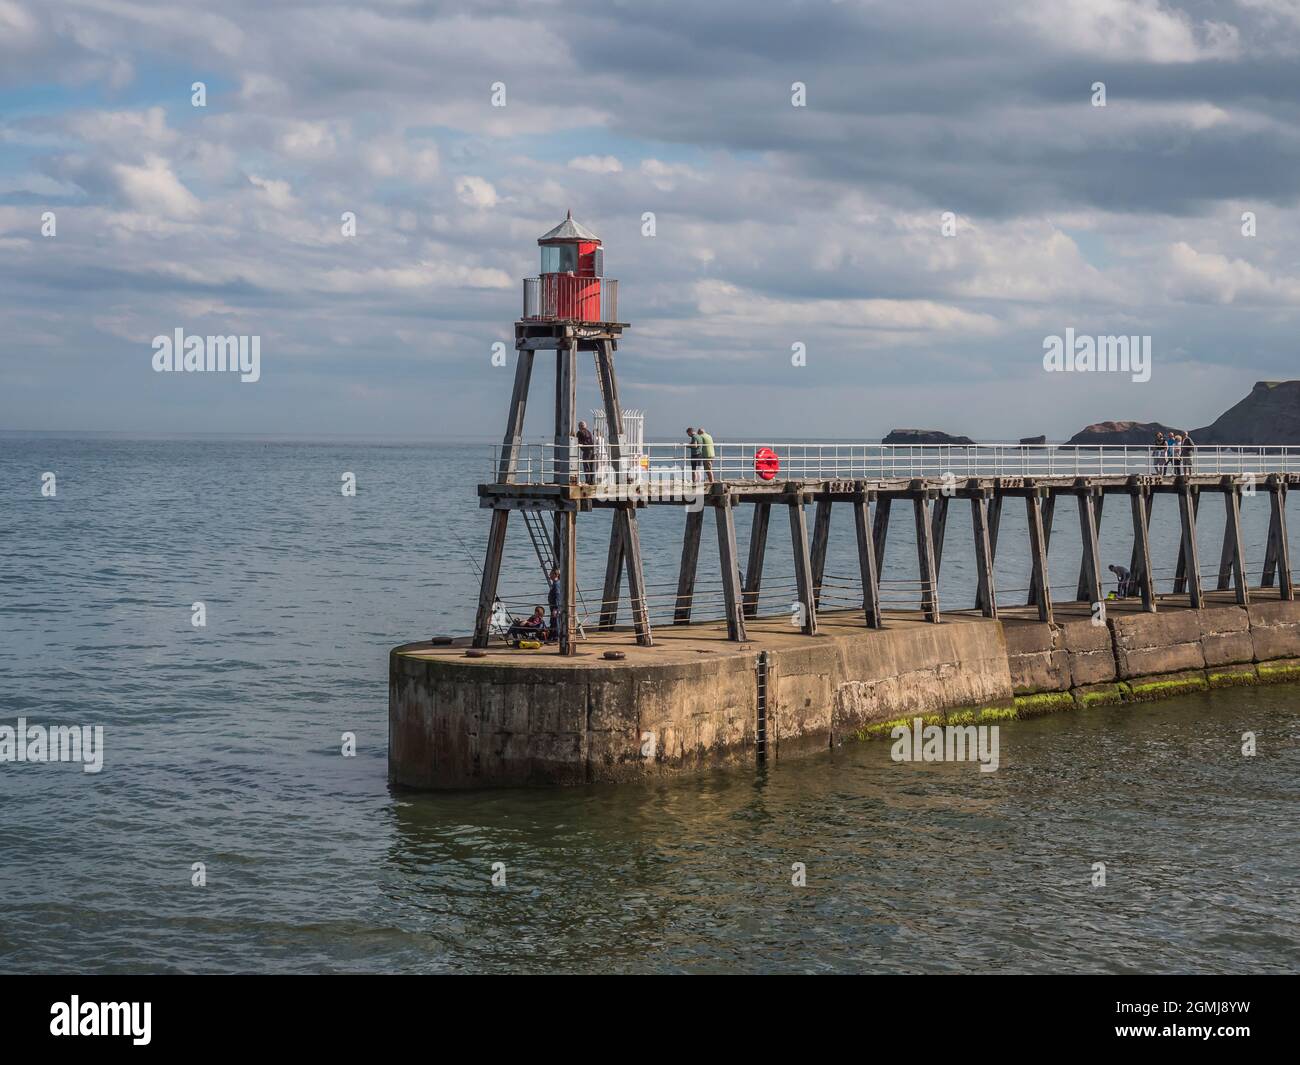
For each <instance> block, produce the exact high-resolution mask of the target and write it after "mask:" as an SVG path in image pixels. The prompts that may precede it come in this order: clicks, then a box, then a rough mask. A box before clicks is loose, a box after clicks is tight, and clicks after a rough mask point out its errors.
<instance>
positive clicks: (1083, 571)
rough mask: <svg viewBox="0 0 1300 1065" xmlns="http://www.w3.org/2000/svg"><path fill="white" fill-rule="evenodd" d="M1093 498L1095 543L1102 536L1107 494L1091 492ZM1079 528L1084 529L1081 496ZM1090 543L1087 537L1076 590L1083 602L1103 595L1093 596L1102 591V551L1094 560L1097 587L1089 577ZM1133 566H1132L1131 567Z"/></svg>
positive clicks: (1089, 601)
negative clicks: (1102, 517)
mask: <svg viewBox="0 0 1300 1065" xmlns="http://www.w3.org/2000/svg"><path fill="white" fill-rule="evenodd" d="M1089 495H1090V496H1091V499H1092V537H1091V540H1092V542H1093V543H1096V542H1097V541H1098V540H1099V538H1100V536H1101V511H1102V507H1103V506H1104V505H1105V503H1106V496H1105V495H1104V494H1101V493H1096V494H1093V493H1091V492H1090V493H1089ZM1079 528H1080V530H1082V529H1083V497H1082V496H1080V497H1079ZM1088 543H1089V540H1088V539H1087V538H1085V539H1084V541H1083V558H1082V560H1081V561H1080V563H1079V584H1078V586H1077V588H1076V591H1075V596H1074V597H1075V598H1076V599H1077V600H1079V602H1081V603H1100V602H1101V597H1100V596H1097V597H1093V593H1094V591H1096V592H1100V591H1101V574H1102V572H1103V571H1102V570H1101V552H1100V550H1098V552H1097V556H1096V558H1095V559H1093V560H1092V561H1094V562H1095V563H1096V570H1097V579H1096V588H1093V586H1092V582H1091V580H1090V578H1089V577H1088V563H1089V557H1088ZM1130 568H1131V567H1130Z"/></svg>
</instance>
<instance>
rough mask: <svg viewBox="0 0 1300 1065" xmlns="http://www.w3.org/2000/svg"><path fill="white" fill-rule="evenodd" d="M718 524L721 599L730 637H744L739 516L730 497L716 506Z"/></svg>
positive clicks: (740, 638) (728, 637)
mask: <svg viewBox="0 0 1300 1065" xmlns="http://www.w3.org/2000/svg"><path fill="white" fill-rule="evenodd" d="M713 516H714V519H715V520H716V522H717V525H718V560H719V562H720V563H721V565H722V600H723V605H724V606H725V607H726V610H727V639H729V640H737V641H739V640H744V639H745V608H744V595H743V593H742V591H741V587H740V561H739V559H738V558H737V557H736V556H737V552H736V516H735V511H734V510H733V509H732V505H731V496H730V495H727V496H724V497H723V498H722V500H721V501H720V502H719V503H718V504H717V505H716V506H715V507H714V508H713Z"/></svg>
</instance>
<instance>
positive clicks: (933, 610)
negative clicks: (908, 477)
mask: <svg viewBox="0 0 1300 1065" xmlns="http://www.w3.org/2000/svg"><path fill="white" fill-rule="evenodd" d="M933 511H934V501H933V500H932V499H931V498H930V494H929V493H928V492H922V493H921V494H920V495H918V496H917V497H916V498H915V499H913V500H912V516H913V518H914V519H915V523H916V562H917V568H918V570H919V571H920V577H921V613H922V614H924V615H925V620H926V621H931V622H934V623H936V624H938V622H939V621H940V620H941V618H940V616H939V574H938V573H937V572H936V571H935V568H934V525H933Z"/></svg>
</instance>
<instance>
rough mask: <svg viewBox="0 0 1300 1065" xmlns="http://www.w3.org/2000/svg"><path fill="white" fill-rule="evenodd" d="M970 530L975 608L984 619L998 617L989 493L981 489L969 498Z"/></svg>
mask: <svg viewBox="0 0 1300 1065" xmlns="http://www.w3.org/2000/svg"><path fill="white" fill-rule="evenodd" d="M970 514H971V528H972V529H973V530H974V533H975V581H976V588H975V608H976V609H977V610H979V611H980V612H981V613H982V614H983V615H984V616H985V617H986V618H996V617H997V616H998V596H997V590H996V588H995V587H994V584H993V545H992V543H991V542H990V541H991V539H992V538H991V537H990V535H989V493H988V489H983V490H981V491H980V493H979V494H978V495H973V496H971V497H970Z"/></svg>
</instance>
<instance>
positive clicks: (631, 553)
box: [617, 506, 654, 647]
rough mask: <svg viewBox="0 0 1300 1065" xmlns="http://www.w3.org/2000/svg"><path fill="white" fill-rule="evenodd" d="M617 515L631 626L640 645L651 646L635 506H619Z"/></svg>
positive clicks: (651, 639) (648, 612) (648, 611)
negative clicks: (630, 609) (625, 571)
mask: <svg viewBox="0 0 1300 1065" xmlns="http://www.w3.org/2000/svg"><path fill="white" fill-rule="evenodd" d="M617 517H618V518H619V519H621V522H622V526H623V527H622V530H621V533H622V536H621V539H622V541H623V558H624V560H625V561H626V563H627V597H628V602H629V604H630V605H631V608H632V627H633V628H634V629H635V630H636V642H637V644H638V645H639V646H641V647H653V646H654V636H653V635H652V634H651V632H650V610H649V607H648V606H647V605H646V598H645V569H644V568H643V567H642V564H641V531H640V528H639V527H638V525H637V520H636V507H633V506H626V507H619V509H618V514H617Z"/></svg>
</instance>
